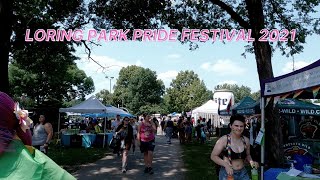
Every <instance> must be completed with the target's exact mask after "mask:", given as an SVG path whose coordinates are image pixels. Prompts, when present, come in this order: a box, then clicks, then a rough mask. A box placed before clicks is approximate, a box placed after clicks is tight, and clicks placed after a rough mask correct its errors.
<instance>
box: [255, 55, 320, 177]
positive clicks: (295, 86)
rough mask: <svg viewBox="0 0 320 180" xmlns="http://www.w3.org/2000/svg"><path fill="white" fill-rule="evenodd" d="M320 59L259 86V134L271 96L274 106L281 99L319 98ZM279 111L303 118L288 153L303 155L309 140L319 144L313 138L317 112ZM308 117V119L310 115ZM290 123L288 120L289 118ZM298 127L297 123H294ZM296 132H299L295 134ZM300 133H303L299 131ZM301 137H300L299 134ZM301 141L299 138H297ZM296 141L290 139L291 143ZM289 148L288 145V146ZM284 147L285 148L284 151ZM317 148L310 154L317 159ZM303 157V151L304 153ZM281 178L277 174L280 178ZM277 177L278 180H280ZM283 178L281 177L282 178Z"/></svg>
mask: <svg viewBox="0 0 320 180" xmlns="http://www.w3.org/2000/svg"><path fill="white" fill-rule="evenodd" d="M319 89H320V60H318V61H316V62H314V63H312V64H310V65H308V66H306V67H304V68H302V69H299V70H296V71H294V72H291V73H289V74H285V75H282V76H279V77H275V78H272V79H267V80H264V81H263V82H262V83H261V107H262V108H261V131H262V132H264V131H265V110H264V108H265V106H266V105H267V104H268V102H269V100H270V99H271V97H274V103H277V102H278V101H279V100H280V99H285V98H293V99H319V98H320V93H318V91H319ZM290 103H291V102H290V101H289V102H288V101H287V105H290ZM280 112H282V113H286V114H288V115H290V114H292V113H293V112H294V113H296V114H297V113H298V114H300V115H302V114H303V115H304V116H301V117H304V118H301V119H300V120H299V121H298V122H299V123H298V127H297V128H294V129H295V131H294V132H290V133H292V134H294V137H298V138H296V140H297V142H292V143H291V144H290V145H292V146H291V147H289V148H288V151H291V152H292V151H296V152H302V151H303V149H304V150H309V149H311V147H309V146H308V145H307V144H305V143H303V140H305V141H304V142H307V141H310V142H311V143H310V144H312V143H314V142H316V141H318V139H319V138H320V137H319V136H317V135H316V133H317V131H318V124H319V122H320V121H319V120H318V118H317V113H318V112H319V111H318V110H317V109H310V110H305V109H291V110H289V109H288V108H282V109H281V108H280ZM310 115H311V116H310ZM289 121H290V119H289ZM296 125H297V124H296ZM296 130H299V131H300V132H299V131H296ZM301 131H302V132H301ZM299 134H300V135H299ZM299 138H300V139H299ZM294 139H295V138H291V140H294ZM261 145H262V146H261V164H262V166H261V179H264V176H263V175H264V166H263V164H264V142H263V141H262V144H261ZM288 146H289V145H288ZM286 147H287V146H285V148H286ZM319 152H320V151H319V149H314V152H313V155H316V156H318V157H319ZM303 154H305V152H303ZM279 176H280V175H279ZM279 176H278V178H279ZM281 177H283V175H281Z"/></svg>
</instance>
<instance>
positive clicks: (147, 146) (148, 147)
mask: <svg viewBox="0 0 320 180" xmlns="http://www.w3.org/2000/svg"><path fill="white" fill-rule="evenodd" d="M155 146H156V145H155V141H154V140H152V141H149V142H144V141H140V151H141V153H144V152H148V151H154V148H155Z"/></svg>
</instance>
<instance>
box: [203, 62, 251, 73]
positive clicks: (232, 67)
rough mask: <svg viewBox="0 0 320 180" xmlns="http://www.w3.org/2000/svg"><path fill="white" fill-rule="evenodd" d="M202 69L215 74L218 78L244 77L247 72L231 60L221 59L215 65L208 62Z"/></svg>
mask: <svg viewBox="0 0 320 180" xmlns="http://www.w3.org/2000/svg"><path fill="white" fill-rule="evenodd" d="M200 67H201V68H202V69H204V70H206V71H209V72H214V73H215V74H214V75H218V76H229V75H243V74H244V73H245V72H246V69H245V68H243V67H241V66H240V65H239V64H237V63H235V62H234V61H231V60H229V59H225V60H224V59H220V60H218V61H217V62H215V63H211V62H206V63H203V64H202V65H201V66H200Z"/></svg>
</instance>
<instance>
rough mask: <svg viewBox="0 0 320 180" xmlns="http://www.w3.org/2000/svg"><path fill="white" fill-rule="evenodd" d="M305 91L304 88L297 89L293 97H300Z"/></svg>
mask: <svg viewBox="0 0 320 180" xmlns="http://www.w3.org/2000/svg"><path fill="white" fill-rule="evenodd" d="M302 92H303V90H300V91H296V92H295V93H294V95H293V98H294V99H295V98H296V97H298V96H299V95H300V94H301V93H302Z"/></svg>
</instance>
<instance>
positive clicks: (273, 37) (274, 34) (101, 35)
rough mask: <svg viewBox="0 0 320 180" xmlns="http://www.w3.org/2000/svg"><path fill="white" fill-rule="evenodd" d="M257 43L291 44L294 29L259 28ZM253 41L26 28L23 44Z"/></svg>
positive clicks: (200, 34)
mask: <svg viewBox="0 0 320 180" xmlns="http://www.w3.org/2000/svg"><path fill="white" fill-rule="evenodd" d="M256 38H257V39H258V41H263V42H267V41H270V42H275V41H282V42H287V41H294V40H295V38H296V30H295V29H292V30H288V29H281V30H278V29H271V30H268V29H262V30H261V31H260V34H259V37H256ZM130 40H131V41H149V42H151V41H154V42H164V41H170V42H173V41H193V42H195V41H199V42H206V41H211V42H214V41H228V42H238V41H247V42H252V41H255V38H253V37H252V30H251V29H238V30H237V29H231V30H229V29H183V30H182V31H181V32H179V31H178V30H177V29H170V30H166V29H134V30H130V29H125V30H123V29H109V30H106V29H102V30H99V31H98V30H96V29H89V30H82V29H75V30H72V29H68V30H66V29H37V30H35V31H32V30H30V29H26V34H25V41H27V42H33V41H38V42H41V41H47V42H49V41H53V42H62V41H77V42H79V41H98V42H108V41H130Z"/></svg>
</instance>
